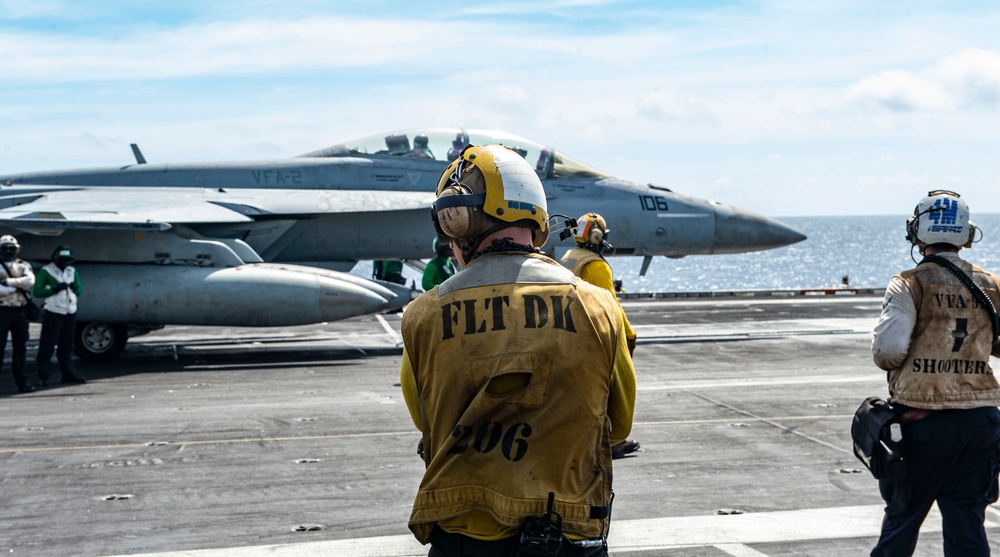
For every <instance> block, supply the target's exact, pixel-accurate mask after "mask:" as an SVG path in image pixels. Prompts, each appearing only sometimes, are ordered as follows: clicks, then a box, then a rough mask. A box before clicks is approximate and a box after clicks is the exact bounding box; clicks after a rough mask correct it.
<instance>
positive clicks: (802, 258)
mask: <svg viewBox="0 0 1000 557" xmlns="http://www.w3.org/2000/svg"><path fill="white" fill-rule="evenodd" d="M908 216H909V215H906V214H901V215H891V216H856V217H843V216H842V217H784V218H780V217H779V218H778V219H777V220H780V221H781V222H784V223H785V224H788V225H789V226H792V227H794V228H795V229H797V230H799V231H800V232H802V233H803V234H805V235H806V236H807V239H806V240H805V241H803V242H799V243H798V244H795V245H791V246H787V247H784V248H780V249H774V250H767V251H758V252H752V253H740V254H733V255H692V256H688V257H684V258H681V259H668V258H666V257H656V258H654V259H653V261H652V262H651V263H650V265H649V270H648V271H647V272H646V276H644V277H640V276H639V270H640V269H641V268H642V258H641V257H610V258H609V259H608V260H609V262H610V263H611V268H612V270H613V271H614V275H615V277H616V278H620V279H622V285H623V287H624V289H625V291H626V292H708V291H720V290H785V289H802V288H821V287H828V286H836V285H840V284H841V281H842V280H843V278H844V277H847V280H848V284H850V285H851V286H857V287H861V288H884V287H885V285H886V284H888V283H889V279H891V278H892V276H893V275H895V274H896V273H898V272H899V271H902V270H903V269H909V268H912V267H913V266H914V265H915V263H914V261H913V259H911V256H910V253H911V252H910V243H909V242H907V241H906V239H905V237H906V232H905V230H904V228H905V223H906V219H907V217H908ZM973 221H974V222H976V225H977V226H979V228H980V230H982V232H983V235H982V240H981V241H980V242H977V243H975V244H973V246H972V249H964V250H962V257H963V258H964V259H966V260H968V261H971V262H972V263H975V264H977V265H979V266H981V267H984V268H986V269H988V270H991V271H993V272H995V273H1000V214H982V215H973ZM978 236H979V234H977V237H978ZM611 240H612V243H614V232H612V234H611ZM912 253H913V257H914V258H916V259H917V260H918V261H919V260H920V254H919V253H918V252H917V250H916V249H914V250H913V252H912ZM371 268H372V265H371V262H370V261H362V262H359V263H358V264H357V266H356V267H355V268H354V270H353V271H352V273H354V274H357V275H359V276H364V277H366V278H368V277H371ZM403 275H404V276H405V277H407V278H408V279H414V280H415V281H416V284H417V285H418V287H419V284H420V275H419V274H418V273H417V271H416V270H414V269H412V268H410V267H409V266H407V267H405V268H404V271H403Z"/></svg>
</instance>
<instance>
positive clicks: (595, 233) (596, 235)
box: [588, 226, 604, 246]
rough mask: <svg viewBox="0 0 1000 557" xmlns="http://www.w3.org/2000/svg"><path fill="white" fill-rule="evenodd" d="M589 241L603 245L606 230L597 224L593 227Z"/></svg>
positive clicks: (596, 244)
mask: <svg viewBox="0 0 1000 557" xmlns="http://www.w3.org/2000/svg"><path fill="white" fill-rule="evenodd" d="M588 241H589V242H590V243H591V244H593V245H595V246H599V245H601V242H603V241H604V231H603V230H601V229H600V228H599V227H597V226H594V227H592V228H591V230H590V237H589V238H588Z"/></svg>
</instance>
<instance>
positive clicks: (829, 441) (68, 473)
mask: <svg viewBox="0 0 1000 557" xmlns="http://www.w3.org/2000/svg"><path fill="white" fill-rule="evenodd" d="M809 294H815V295H809ZM881 301H882V298H881V292H880V291H870V292H857V293H852V294H839V295H837V294H828V295H824V293H822V292H816V293H805V294H803V293H795V294H794V295H733V296H729V297H728V298H722V297H714V298H700V297H684V298H627V299H624V300H623V306H624V307H625V310H626V312H627V314H628V316H629V319H630V321H631V322H632V324H633V325H634V326H635V328H636V330H637V333H638V338H639V343H638V347H637V349H636V352H635V366H636V373H637V378H638V396H637V401H636V413H635V423H634V427H633V430H632V434H631V436H630V437H631V438H633V439H635V440H636V441H638V442H639V443H640V444H641V447H642V448H641V450H640V451H639V452H637V453H634V454H633V455H630V456H629V457H627V458H624V459H621V460H616V461H614V489H615V493H616V497H615V503H614V511H613V516H612V524H611V533H610V537H609V546H610V550H611V554H612V555H623V556H635V557H639V556H643V557H645V556H653V555H657V556H661V555H662V556H682V555H683V556H686V557H725V556H736V557H763V556H767V557H778V556H792V555H796V556H799V555H809V556H819V557H843V556H845V555H867V554H868V552H869V551H870V549H871V547H872V546H873V545H874V543H875V540H876V538H877V536H878V532H879V526H880V521H881V516H882V507H883V505H882V501H881V499H880V498H879V495H878V488H877V484H876V482H875V480H873V479H872V478H871V476H870V475H869V474H868V472H867V471H866V470H864V468H863V467H862V465H861V463H860V462H858V460H857V459H856V458H855V457H854V455H853V454H852V452H851V441H850V424H851V417H852V415H853V413H854V410H855V409H856V408H857V406H858V405H859V404H860V403H861V401H862V400H863V399H864V398H865V397H867V396H870V395H879V396H883V397H884V396H886V394H887V393H886V386H885V374H884V373H883V372H882V371H880V370H879V369H878V368H876V367H875V365H874V364H873V363H872V361H871V353H870V343H871V329H872V327H873V326H874V324H875V322H876V320H877V318H878V314H879V310H880V304H881ZM399 325H400V315H399V314H398V313H397V314H384V315H370V316H364V317H357V318H352V319H349V320H345V321H340V322H335V323H325V324H319V325H312V326H305V327H294V328H287V329H250V328H247V329H237V328H204V327H168V328H166V329H163V330H160V331H156V332H154V333H151V334H149V335H146V336H142V337H137V338H135V339H132V340H131V341H130V344H129V347H128V349H127V350H126V351H125V353H124V355H123V356H122V357H121V358H120V359H118V360H116V361H114V362H110V363H102V364H96V363H85V364H81V366H80V372H81V373H82V374H83V375H84V376H85V377H87V378H88V380H89V382H88V383H86V384H84V385H57V386H54V387H50V388H47V389H44V390H40V391H38V392H35V393H29V394H21V395H19V394H15V390H14V386H13V381H12V380H11V378H10V375H9V373H10V372H9V371H8V370H9V364H7V365H5V367H4V374H3V375H2V377H0V432H2V437H0V439H2V441H0V469H2V476H0V477H2V485H0V501H2V504H0V524H2V528H0V550H2V551H3V553H4V554H9V555H12V556H14V557H17V556H32V557H66V556H77V557H110V556H124V555H133V556H135V555H142V556H153V555H155V556H158V557H179V556H188V557H220V556H238V557H263V556H265V555H266V556H269V557H292V556H296V557H302V556H306V557H309V556H319V555H337V556H338V557H350V556H361V555H365V556H389V555H426V554H427V548H426V547H424V546H421V545H420V544H419V543H417V542H416V541H415V540H414V539H413V537H412V535H410V533H409V531H408V530H407V527H406V521H407V518H408V516H409V513H410V507H411V504H412V501H413V497H414V495H415V493H416V489H417V485H418V483H419V481H420V477H421V474H422V470H423V464H422V462H421V461H420V459H419V458H418V457H417V454H416V445H417V440H418V439H419V433H418V432H417V431H416V430H415V428H414V427H413V424H412V423H411V421H410V418H409V415H408V413H407V411H406V408H405V405H404V403H403V400H402V396H401V392H400V388H399V364H400V357H401V339H400V337H399ZM34 327H37V326H34ZM37 332H38V331H37V328H33V330H32V339H33V340H32V341H31V342H30V343H29V352H28V359H29V362H33V358H34V347H35V346H36V343H37ZM8 358H9V350H8ZM31 370H33V366H31ZM31 374H32V379H34V375H33V371H32V372H31ZM986 525H987V529H988V531H989V534H990V535H991V536H992V540H991V541H992V546H993V549H994V551H996V550H998V549H1000V512H998V510H997V509H996V508H995V507H990V508H989V509H988V512H987V524H986ZM941 545H942V542H941V526H940V517H939V515H938V514H937V513H936V511H933V512H932V515H931V516H930V517H929V518H928V520H927V522H926V523H925V524H924V527H923V529H922V530H921V538H920V542H919V544H918V546H917V553H916V555H918V556H931V555H940V554H941V552H942V549H941Z"/></svg>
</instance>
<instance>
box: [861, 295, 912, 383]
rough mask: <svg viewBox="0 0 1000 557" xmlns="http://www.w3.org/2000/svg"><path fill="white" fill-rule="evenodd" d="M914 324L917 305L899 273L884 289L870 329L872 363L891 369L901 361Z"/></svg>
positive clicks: (907, 348) (904, 357)
mask: <svg viewBox="0 0 1000 557" xmlns="http://www.w3.org/2000/svg"><path fill="white" fill-rule="evenodd" d="M916 324H917V308H916V307H915V306H914V305H913V295H912V294H911V293H910V289H909V287H908V286H907V285H906V281H904V280H903V279H902V278H900V277H899V276H895V277H892V280H890V281H889V286H887V287H886V289H885V298H884V299H883V301H882V315H880V316H879V320H878V325H875V330H874V331H873V332H872V358H873V359H874V360H875V365H877V366H878V367H880V368H882V369H884V370H886V371H892V370H894V369H896V368H898V367H899V366H900V365H902V364H903V360H905V359H906V353H907V352H908V351H909V349H910V339H911V337H912V335H913V327H914V326H915V325H916Z"/></svg>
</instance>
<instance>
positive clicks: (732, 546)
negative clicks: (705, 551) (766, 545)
mask: <svg viewBox="0 0 1000 557" xmlns="http://www.w3.org/2000/svg"><path fill="white" fill-rule="evenodd" d="M715 549H718V550H719V551H722V552H724V553H725V554H726V555H732V556H733V557H767V554H766V553H761V552H760V551H757V550H756V549H754V548H752V547H747V546H745V545H743V544H740V543H724V544H716V545H715Z"/></svg>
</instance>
